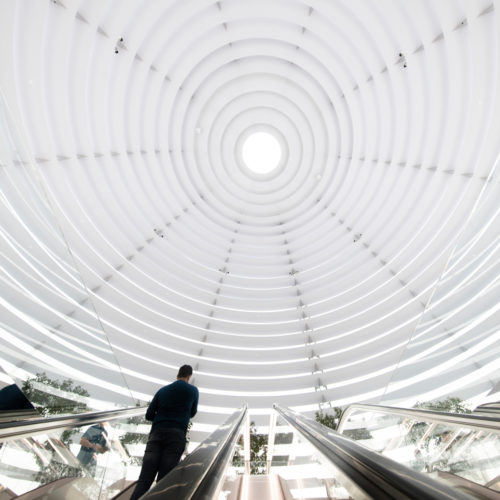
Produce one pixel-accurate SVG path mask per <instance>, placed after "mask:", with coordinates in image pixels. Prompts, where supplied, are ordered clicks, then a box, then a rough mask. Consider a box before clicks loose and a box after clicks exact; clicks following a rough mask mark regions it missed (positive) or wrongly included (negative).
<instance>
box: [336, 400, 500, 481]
mask: <svg viewBox="0 0 500 500" xmlns="http://www.w3.org/2000/svg"><path fill="white" fill-rule="evenodd" d="M342 434H344V435H347V436H349V437H351V438H353V439H355V440H357V441H359V442H360V443H362V444H363V445H365V446H367V447H368V448H370V449H372V450H375V451H378V452H380V453H382V454H383V455H386V456H388V457H389V458H391V459H393V460H396V461H397V462H399V463H402V464H404V465H406V466H408V467H411V468H412V469H414V470H417V471H421V472H426V473H431V474H432V475H433V476H436V477H437V478H438V479H439V478H440V479H443V480H445V481H447V482H453V483H454V484H457V481H458V479H457V478H456V477H455V476H459V477H461V478H464V479H467V480H469V481H473V482H474V483H477V484H479V485H482V486H485V487H489V488H490V489H493V488H494V487H495V486H494V483H492V484H491V485H489V484H490V483H491V482H492V481H494V480H495V478H497V477H498V475H499V474H500V435H499V434H498V433H495V432H490V431H487V430H474V429H471V428H468V427H465V426H458V425H456V426H455V425H448V424H435V423H431V422H425V421H422V420H418V419H415V418H408V417H405V416H403V415H401V416H399V415H394V414H388V413H383V412H368V411H361V410H355V411H353V412H351V413H350V414H349V416H348V419H347V421H346V423H345V424H344V428H343V429H342Z"/></svg>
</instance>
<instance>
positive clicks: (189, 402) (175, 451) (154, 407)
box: [130, 365, 198, 500]
mask: <svg viewBox="0 0 500 500" xmlns="http://www.w3.org/2000/svg"><path fill="white" fill-rule="evenodd" d="M192 374H193V369H192V368H191V367H190V366H189V365H183V366H181V367H180V368H179V373H178V374H177V380H176V381H175V382H173V383H172V384H169V385H166V386H165V387H162V388H161V389H160V390H159V391H158V392H157V393H156V394H155V395H154V398H153V400H152V401H151V403H150V404H149V407H148V410H147V412H146V420H150V421H152V422H153V425H152V427H151V432H150V433H149V438H148V442H147V444H146V451H145V453H144V459H143V461H142V469H141V473H140V475H139V479H138V480H137V485H136V487H135V490H134V493H133V494H132V496H131V497H130V500H137V499H138V498H140V497H141V496H142V495H144V493H146V491H148V490H149V488H150V487H151V485H152V484H153V481H154V479H155V477H156V475H157V474H158V477H157V479H156V480H157V481H159V480H160V479H162V478H163V477H164V476H165V475H166V474H167V473H168V472H170V471H171V470H172V469H173V468H174V467H175V466H176V465H177V464H178V463H179V461H180V459H181V456H182V453H183V452H184V448H185V447H186V432H187V428H188V425H189V420H190V418H191V417H194V416H195V415H196V412H197V410H198V389H197V388H196V387H195V386H194V385H190V384H189V379H190V378H191V375H192Z"/></svg>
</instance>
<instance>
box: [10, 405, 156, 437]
mask: <svg viewBox="0 0 500 500" xmlns="http://www.w3.org/2000/svg"><path fill="white" fill-rule="evenodd" d="M146 409H147V406H134V407H130V408H120V409H118V410H106V411H96V412H89V413H78V414H75V415H64V416H60V417H50V418H39V419H36V420H21V421H11V422H0V442H1V441H6V440H10V439H20V438H23V437H30V436H33V435H34V434H40V433H45V432H48V431H54V430H59V429H67V428H74V427H80V426H83V425H90V424H97V423H99V422H103V421H108V420H115V419H118V418H130V417H137V416H142V415H144V414H145V412H146Z"/></svg>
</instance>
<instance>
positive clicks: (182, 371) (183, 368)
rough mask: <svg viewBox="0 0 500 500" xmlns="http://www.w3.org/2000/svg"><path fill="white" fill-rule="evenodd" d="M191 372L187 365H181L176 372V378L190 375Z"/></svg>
mask: <svg viewBox="0 0 500 500" xmlns="http://www.w3.org/2000/svg"><path fill="white" fill-rule="evenodd" d="M192 374H193V369H192V368H191V367H190V366H189V365H182V366H181V367H180V368H179V373H178V374H177V378H186V377H190V376H191V375H192Z"/></svg>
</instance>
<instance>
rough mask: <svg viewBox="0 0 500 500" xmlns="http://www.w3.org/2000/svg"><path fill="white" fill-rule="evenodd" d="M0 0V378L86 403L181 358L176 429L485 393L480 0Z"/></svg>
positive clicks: (487, 229) (486, 17) (495, 101)
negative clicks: (193, 390) (183, 395)
mask: <svg viewBox="0 0 500 500" xmlns="http://www.w3.org/2000/svg"><path fill="white" fill-rule="evenodd" d="M0 8H1V10H2V15H1V19H2V21H1V22H2V30H1V35H0V36H1V37H2V39H1V44H0V45H1V49H0V51H1V52H0V55H1V58H2V66H1V80H0V82H1V90H2V115H1V116H2V121H1V124H2V157H1V161H2V166H1V176H2V178H1V189H2V198H1V201H2V203H1V210H2V215H1V217H2V233H1V236H2V274H1V276H2V290H3V291H2V298H1V307H2V325H1V331H2V338H3V343H4V346H5V350H4V352H2V355H1V361H0V364H1V365H2V367H3V369H4V370H5V371H6V372H7V373H8V374H9V375H10V376H11V377H13V378H14V379H15V380H18V381H19V380H24V379H26V378H27V377H31V376H33V375H34V374H35V373H38V372H41V371H45V372H46V373H47V374H49V375H50V376H52V377H54V378H71V379H72V380H74V381H75V382H76V383H78V384H80V385H83V386H85V387H86V388H87V390H88V391H89V393H90V397H91V400H92V401H91V403H92V404H91V406H93V407H96V408H98V407H107V406H108V407H109V404H110V403H111V402H112V403H113V404H127V405H128V404H133V403H134V402H135V400H145V401H147V400H148V399H149V398H150V397H151V394H152V393H153V392H154V391H155V390H156V388H157V387H158V386H159V385H160V384H163V383H165V382H167V381H170V380H172V379H173V378H174V377H175V374H176V370H177V367H178V366H180V365H181V364H184V363H189V364H191V365H192V366H193V367H194V368H195V371H196V373H195V380H194V382H195V384H196V385H198V386H199V388H200V391H201V410H202V411H201V414H200V416H199V417H198V422H199V423H200V424H203V423H207V424H209V423H212V422H216V421H220V415H219V414H220V413H221V412H227V411H229V410H230V409H231V408H234V407H236V406H239V405H240V404H241V403H243V402H244V401H247V402H248V404H249V406H250V408H251V412H253V413H254V414H259V413H261V414H267V413H269V411H270V410H269V409H270V407H271V406H272V403H274V402H279V403H280V404H281V405H284V406H291V407H294V408H296V409H299V410H301V411H306V412H311V411H314V410H317V409H318V407H319V406H320V405H325V406H328V405H333V406H340V405H345V404H348V403H352V402H359V401H368V402H380V401H383V402H389V403H391V404H392V403H398V404H405V403H406V404H410V403H412V402H414V401H415V400H417V399H420V400H423V399H431V398H434V397H439V396H443V395H447V394H455V393H460V394H461V395H462V396H463V397H474V396H475V397H479V396H481V397H486V396H487V395H488V393H489V392H490V390H491V388H492V387H493V386H494V384H495V383H496V382H498V379H499V367H498V358H499V354H500V352H499V350H500V348H499V347H498V346H500V342H499V336H500V334H499V331H498V324H500V314H499V311H498V303H499V300H498V297H499V293H498V284H499V279H498V278H499V269H500V263H499V251H498V245H499V237H498V235H499V231H498V229H499V215H498V211H499V202H498V200H499V199H500V189H499V172H498V170H499V168H500V167H497V156H498V153H499V151H500V143H499V141H498V138H499V137H500V122H499V117H500V101H499V90H498V89H499V82H498V77H499V66H498V61H499V18H498V9H497V3H496V2H494V3H492V2H491V1H482V0H475V1H474V2H469V1H465V0H464V1H459V0H456V1H455V0H443V1H440V2H434V1H430V0H428V1H425V0H419V1H416V0H415V1H404V2H402V1H396V0H392V1H391V0H384V1H378V2H373V1H370V0H366V1H356V2H351V1H331V0H297V1H295V0H265V1H261V0H252V1H248V0H224V1H218V2H214V1H208V0H189V1H187V0H182V1H181V0H171V1H165V0H162V1H147V2H144V1H138V0H134V1H123V0H121V1H119V2H117V1H107V2H102V1H70V0H54V1H48V0H47V1H39V2H38V1H37V2H24V1H7V2H2V5H1V7H0ZM259 134H260V136H261V137H262V136H263V137H265V138H267V140H268V141H270V142H271V143H273V144H274V148H275V149H274V150H272V151H268V150H266V149H265V147H264V146H261V145H259V143H258V142H257V146H256V147H252V145H251V142H252V140H254V139H256V138H258V135H259ZM247 150H250V151H253V153H254V154H255V155H257V160H255V161H256V162H257V166H258V165H259V164H261V163H262V164H263V166H264V163H265V162H267V161H269V162H270V165H271V166H270V167H269V168H268V171H267V172H264V173H260V172H255V171H254V170H252V167H251V163H252V160H249V159H248V157H247V156H246V155H247V154H248V151H247ZM245 151H247V153H246V152H245ZM272 155H274V156H272ZM89 401H90V400H89Z"/></svg>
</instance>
